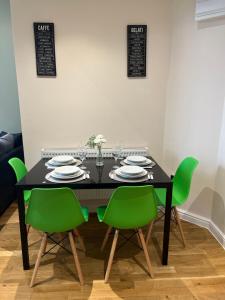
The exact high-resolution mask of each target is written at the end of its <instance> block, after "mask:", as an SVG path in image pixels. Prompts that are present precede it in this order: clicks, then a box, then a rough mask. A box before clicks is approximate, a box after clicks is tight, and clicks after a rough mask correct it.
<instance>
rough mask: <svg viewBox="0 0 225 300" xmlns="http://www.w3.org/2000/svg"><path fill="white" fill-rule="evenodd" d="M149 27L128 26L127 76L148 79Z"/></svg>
mask: <svg viewBox="0 0 225 300" xmlns="http://www.w3.org/2000/svg"><path fill="white" fill-rule="evenodd" d="M146 44H147V25H128V26H127V76H128V77H146Z"/></svg>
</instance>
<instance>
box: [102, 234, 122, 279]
mask: <svg viewBox="0 0 225 300" xmlns="http://www.w3.org/2000/svg"><path fill="white" fill-rule="evenodd" d="M118 236H119V230H118V229H116V231H115V234H114V239H113V243H112V248H111V251H110V255H109V261H108V265H107V269H106V273H105V283H107V282H108V279H109V274H110V271H111V267H112V262H113V257H114V253H115V249H116V244H117V240H118Z"/></svg>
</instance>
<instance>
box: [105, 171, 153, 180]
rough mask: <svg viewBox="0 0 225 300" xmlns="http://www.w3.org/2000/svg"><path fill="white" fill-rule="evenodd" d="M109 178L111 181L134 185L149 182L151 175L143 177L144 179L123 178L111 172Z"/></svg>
mask: <svg viewBox="0 0 225 300" xmlns="http://www.w3.org/2000/svg"><path fill="white" fill-rule="evenodd" d="M109 177H110V178H111V179H113V180H116V181H120V182H131V183H134V182H145V181H147V180H150V178H149V175H146V176H143V177H140V178H122V177H120V176H117V175H116V173H115V172H114V171H111V172H110V173H109Z"/></svg>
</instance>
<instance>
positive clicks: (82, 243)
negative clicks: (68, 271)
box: [73, 228, 86, 252]
mask: <svg viewBox="0 0 225 300" xmlns="http://www.w3.org/2000/svg"><path fill="white" fill-rule="evenodd" d="M73 233H74V236H77V238H78V241H79V244H80V246H81V249H82V250H83V251H84V252H85V251H86V248H85V245H84V241H83V238H82V237H81V235H80V232H79V231H78V229H76V228H75V229H74V230H73Z"/></svg>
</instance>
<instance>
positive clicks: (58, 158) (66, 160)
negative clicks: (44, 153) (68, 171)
mask: <svg viewBox="0 0 225 300" xmlns="http://www.w3.org/2000/svg"><path fill="white" fill-rule="evenodd" d="M72 160H73V156H71V155H58V156H54V157H53V158H52V161H53V162H55V163H60V164H62V163H69V162H71V161H72Z"/></svg>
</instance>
